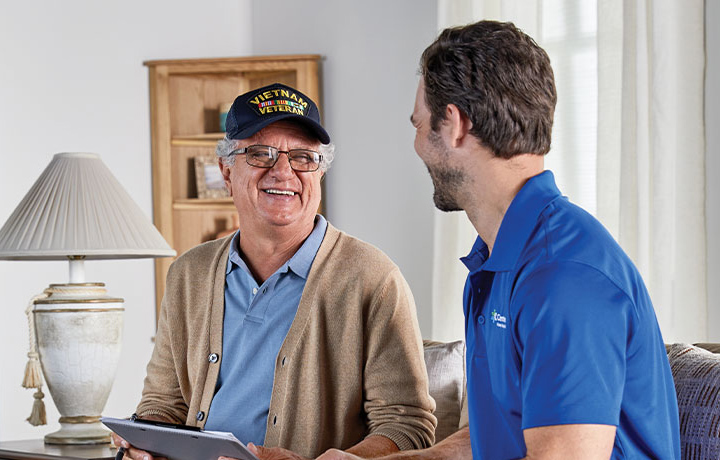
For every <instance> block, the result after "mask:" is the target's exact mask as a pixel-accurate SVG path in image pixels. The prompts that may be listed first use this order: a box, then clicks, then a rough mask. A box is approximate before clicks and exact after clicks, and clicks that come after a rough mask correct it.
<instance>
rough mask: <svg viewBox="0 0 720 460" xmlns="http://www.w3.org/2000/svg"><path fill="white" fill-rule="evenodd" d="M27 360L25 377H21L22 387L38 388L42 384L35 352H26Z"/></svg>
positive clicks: (40, 371) (38, 361)
mask: <svg viewBox="0 0 720 460" xmlns="http://www.w3.org/2000/svg"><path fill="white" fill-rule="evenodd" d="M28 358H29V359H28V362H27V364H26V365H25V378H23V382H22V386H23V388H40V387H41V386H42V383H43V381H42V370H41V369H40V360H39V359H38V358H39V356H38V354H37V353H36V352H30V353H28Z"/></svg>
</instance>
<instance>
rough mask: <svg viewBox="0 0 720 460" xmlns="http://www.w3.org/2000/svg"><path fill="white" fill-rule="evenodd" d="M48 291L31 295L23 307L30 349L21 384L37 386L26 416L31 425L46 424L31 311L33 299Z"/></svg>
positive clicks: (31, 386) (28, 386)
mask: <svg viewBox="0 0 720 460" xmlns="http://www.w3.org/2000/svg"><path fill="white" fill-rule="evenodd" d="M47 297H48V292H47V290H46V291H45V292H43V293H42V294H40V295H38V296H35V297H33V298H32V299H30V303H29V304H28V306H27V308H26V309H25V314H26V315H27V318H28V335H29V345H30V346H29V348H30V351H29V352H28V354H27V355H28V362H27V364H26V365H25V377H23V381H22V386H23V387H24V388H37V391H36V392H35V394H33V398H35V402H34V403H33V407H32V411H31V412H30V417H28V418H27V419H26V420H27V421H28V422H30V425H32V426H39V425H47V417H46V415H45V403H44V402H43V400H42V399H43V397H44V396H45V394H44V393H43V392H42V390H40V388H42V384H43V378H42V369H41V368H40V359H39V358H40V355H39V354H38V352H37V337H36V335H35V332H36V331H35V317H34V313H33V308H34V307H35V301H36V300H38V299H42V298H47Z"/></svg>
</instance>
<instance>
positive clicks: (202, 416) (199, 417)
mask: <svg viewBox="0 0 720 460" xmlns="http://www.w3.org/2000/svg"><path fill="white" fill-rule="evenodd" d="M195 418H196V419H198V421H199V422H202V421H203V420H204V419H205V412H203V411H200V412H198V413H197V415H196V416H195Z"/></svg>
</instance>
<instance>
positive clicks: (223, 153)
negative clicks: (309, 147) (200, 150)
mask: <svg viewBox="0 0 720 460" xmlns="http://www.w3.org/2000/svg"><path fill="white" fill-rule="evenodd" d="M236 142H237V139H230V138H228V136H227V134H226V135H225V137H224V138H222V139H220V140H219V141H218V143H217V147H216V148H215V155H217V156H218V158H220V159H221V160H222V162H223V164H224V165H226V166H232V165H234V164H235V155H233V154H232V152H233V151H234V150H235V149H236V148H237V144H236ZM318 153H319V154H320V155H321V156H322V160H321V161H320V171H322V172H326V171H327V170H328V169H330V163H332V161H333V160H334V159H335V144H333V143H332V142H331V143H329V144H320V147H319V148H318Z"/></svg>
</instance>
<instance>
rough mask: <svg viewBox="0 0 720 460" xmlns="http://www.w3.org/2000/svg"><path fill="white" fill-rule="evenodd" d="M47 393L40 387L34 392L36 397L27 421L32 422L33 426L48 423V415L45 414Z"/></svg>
mask: <svg viewBox="0 0 720 460" xmlns="http://www.w3.org/2000/svg"><path fill="white" fill-rule="evenodd" d="M44 396H45V394H44V393H43V392H42V390H40V388H38V390H37V391H36V392H35V394H33V398H35V402H34V403H33V407H32V412H30V417H28V418H27V421H28V422H30V425H32V426H39V425H47V417H46V415H45V403H44V402H43V400H42V399H43V397H44Z"/></svg>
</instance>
